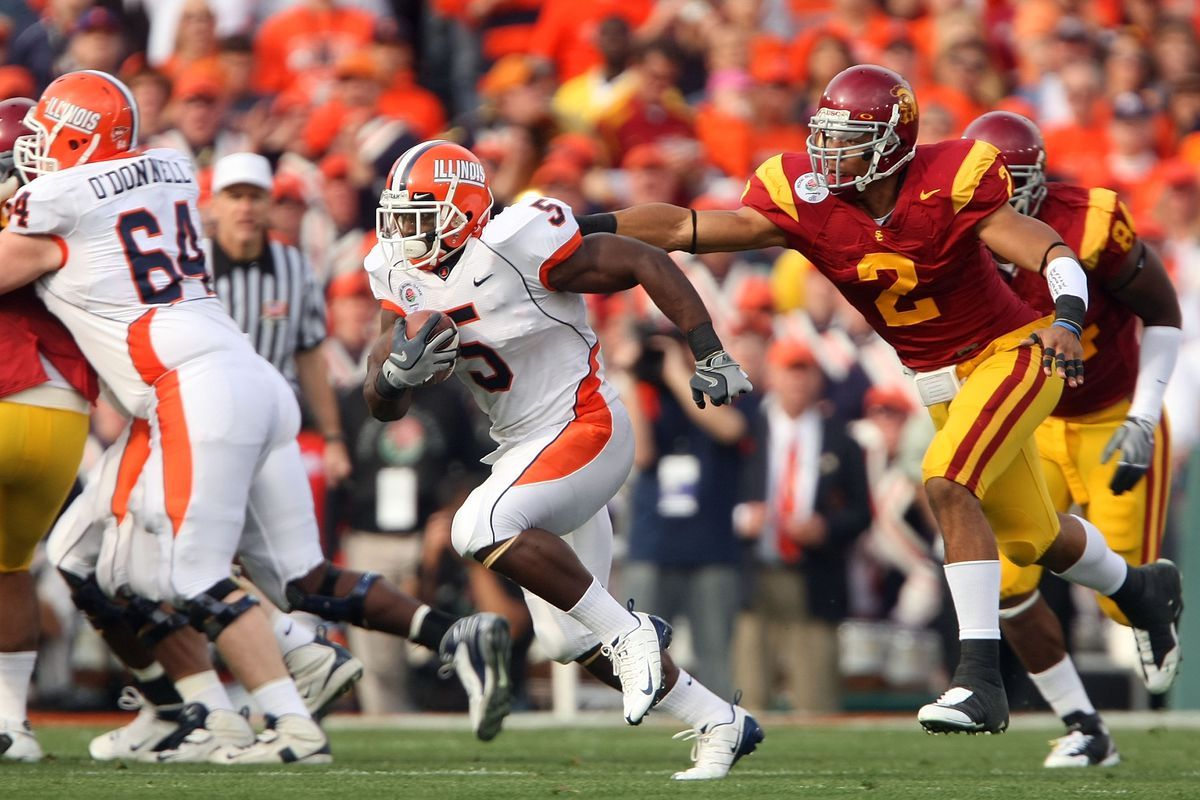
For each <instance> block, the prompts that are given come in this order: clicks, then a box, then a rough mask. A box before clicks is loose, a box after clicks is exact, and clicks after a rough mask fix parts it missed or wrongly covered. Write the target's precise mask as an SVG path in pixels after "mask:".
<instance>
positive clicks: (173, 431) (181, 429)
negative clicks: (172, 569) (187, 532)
mask: <svg viewBox="0 0 1200 800" xmlns="http://www.w3.org/2000/svg"><path fill="white" fill-rule="evenodd" d="M154 393H155V395H156V396H157V397H158V406H157V408H156V409H155V414H156V415H157V416H158V427H159V431H160V434H161V440H162V453H163V492H164V494H165V496H166V505H167V517H168V518H170V520H171V527H172V529H173V530H174V532H175V535H176V536H178V535H179V529H180V528H181V527H182V526H183V518H184V516H185V515H186V514H187V510H188V505H190V503H191V501H192V444H191V440H190V439H189V438H188V426H187V418H186V417H185V416H184V413H183V395H182V394H181V393H180V390H179V373H178V372H176V371H174V370H171V371H170V372H168V373H166V374H165V375H163V376H162V378H161V379H160V380H159V381H158V383H156V384H155V386H154Z"/></svg>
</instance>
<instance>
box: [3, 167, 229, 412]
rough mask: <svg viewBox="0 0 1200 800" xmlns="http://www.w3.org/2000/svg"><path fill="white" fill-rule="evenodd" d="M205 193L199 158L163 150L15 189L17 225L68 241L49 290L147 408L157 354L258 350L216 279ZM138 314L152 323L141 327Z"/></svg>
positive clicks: (102, 371) (113, 380)
mask: <svg viewBox="0 0 1200 800" xmlns="http://www.w3.org/2000/svg"><path fill="white" fill-rule="evenodd" d="M198 196H199V189H198V187H197V185H196V178H195V175H194V173H193V169H192V164H191V162H190V161H189V160H188V158H187V157H186V156H184V155H183V154H182V153H180V152H178V151H175V150H166V149H155V150H148V151H145V152H142V153H138V154H135V155H131V156H129V157H127V158H120V159H112V160H107V161H98V162H96V163H93V164H83V165H81V166H78V167H72V168H70V169H67V170H64V171H62V172H52V173H49V174H46V175H41V176H39V177H38V178H36V179H35V180H33V181H31V182H30V183H29V185H28V186H26V187H24V188H23V189H22V190H21V191H20V192H18V194H17V196H16V197H15V198H14V199H13V203H12V210H11V217H10V225H11V227H12V230H14V231H15V232H17V233H24V234H39V235H43V236H51V237H54V238H55V239H56V240H57V241H58V243H59V245H60V247H61V248H62V250H63V259H64V263H63V266H62V267H61V268H60V269H58V270H57V271H55V272H53V273H50V274H48V275H46V276H44V277H43V278H41V279H40V280H39V281H38V294H39V295H40V296H41V298H42V300H43V302H45V304H46V307H47V308H48V309H50V311H51V312H52V313H53V314H54V315H55V316H57V317H58V318H59V319H61V320H62V321H63V323H64V324H65V325H66V326H67V328H68V329H69V330H70V331H71V333H72V335H73V336H74V337H75V340H76V341H77V342H78V343H79V347H80V349H81V350H82V351H83V354H84V355H85V356H87V359H88V361H90V362H91V363H92V366H93V367H95V369H96V371H97V373H98V374H99V375H100V377H101V378H102V379H103V380H104V382H105V383H106V384H108V386H109V388H110V389H111V390H112V392H113V395H114V396H115V397H116V399H117V400H118V401H119V402H120V403H121V404H122V405H123V406H124V407H125V408H126V409H127V410H128V411H129V412H130V413H132V414H137V415H139V416H143V415H144V414H145V410H146V403H147V401H148V399H149V397H150V386H149V384H150V383H151V382H152V381H148V380H147V377H148V370H147V367H146V363H147V361H148V360H150V359H151V358H152V359H153V363H154V364H155V365H156V367H161V368H162V370H169V369H173V368H174V367H176V366H178V365H179V364H181V363H183V362H184V361H187V360H189V359H190V358H193V357H195V356H197V355H202V354H204V353H207V352H212V351H214V350H221V349H227V348H229V347H233V348H237V349H241V348H244V349H246V350H248V351H249V352H250V353H251V354H252V353H253V350H252V349H251V348H250V347H249V344H248V343H247V342H246V340H245V336H244V335H243V334H242V333H241V331H239V330H238V329H237V326H236V325H234V324H233V321H232V320H231V319H230V318H229V315H228V314H226V313H225V310H224V308H223V307H222V306H221V303H220V301H219V300H218V299H217V298H216V296H215V295H214V294H213V293H212V290H211V289H210V286H209V276H208V272H207V268H206V264H205V257H204V252H203V250H202V249H201V238H200V230H201V224H200V215H199V212H198V211H197V209H196V199H197V197H198ZM152 310H156V311H155V315H154V328H153V336H151V334H150V331H149V327H150V326H149V324H148V322H149V319H150V318H149V316H148V314H149V312H150V311H152ZM144 317H145V318H146V319H145V320H143V318H144ZM139 320H143V322H144V323H147V324H144V325H142V326H141V327H142V328H145V330H140V329H135V323H137V322H138V321H139ZM139 356H140V357H141V364H140V365H139V364H138V363H135V361H137V360H138V357H139ZM139 367H140V368H139Z"/></svg>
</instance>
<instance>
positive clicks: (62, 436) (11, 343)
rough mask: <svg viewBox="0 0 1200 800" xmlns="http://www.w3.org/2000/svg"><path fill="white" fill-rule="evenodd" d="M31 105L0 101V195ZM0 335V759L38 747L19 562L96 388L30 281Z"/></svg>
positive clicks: (75, 445)
mask: <svg viewBox="0 0 1200 800" xmlns="http://www.w3.org/2000/svg"><path fill="white" fill-rule="evenodd" d="M33 105H34V103H33V101H32V100H27V99H24V98H12V99H10V100H5V101H4V102H2V103H0V202H4V201H7V200H8V199H9V198H10V197H12V195H13V194H14V193H15V192H16V190H17V188H18V186H19V183H20V179H19V176H18V175H17V171H16V169H15V165H14V163H13V145H14V143H15V141H16V139H17V137H19V136H24V135H25V134H28V133H30V130H29V129H28V128H27V127H25V125H24V122H23V120H24V118H25V114H26V113H27V112H28V111H29V109H30V108H32V107H33ZM3 216H4V217H5V218H4V219H3V220H0V227H3V224H4V223H5V222H7V215H6V214H5V215H3ZM0 341H2V342H4V349H5V353H4V359H3V360H2V361H0V608H2V609H4V611H3V612H2V613H0V761H38V760H40V759H41V757H42V750H41V747H40V746H39V745H38V741H37V738H36V737H35V736H34V734H33V730H32V729H31V728H30V727H29V722H28V721H27V720H26V719H25V710H26V709H25V701H26V696H27V693H28V691H29V681H30V677H31V676H32V674H33V665H34V660H35V658H36V656H37V641H38V605H37V593H36V592H35V591H34V585H33V577H32V576H31V575H30V573H29V564H30V562H31V561H33V551H34V548H36V547H37V543H38V542H39V541H41V539H42V537H43V536H45V535H46V531H48V530H49V529H50V524H51V523H52V522H54V518H55V516H56V515H57V514H58V511H59V509H60V508H62V504H63V501H64V500H66V498H67V493H68V492H70V490H71V485H72V484H73V483H74V481H75V472H76V470H78V469H79V460H80V459H81V458H82V457H83V445H84V442H85V441H86V440H87V432H88V405H89V402H90V401H92V400H95V399H96V393H97V389H98V387H97V384H96V376H95V374H94V373H93V372H92V370H91V367H89V366H88V363H87V361H86V360H85V359H84V357H83V354H82V353H80V352H79V348H78V347H77V346H76V345H75V340H74V339H73V338H71V334H70V333H68V332H67V329H66V328H64V327H63V325H62V323H61V322H59V321H58V320H57V319H55V318H54V317H53V316H52V315H51V314H50V312H49V311H47V310H46V307H45V306H43V305H42V301H41V300H39V299H38V298H37V295H36V294H34V292H33V289H32V288H26V289H22V290H20V291H18V292H14V293H12V294H8V295H3V296H0Z"/></svg>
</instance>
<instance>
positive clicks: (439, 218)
mask: <svg viewBox="0 0 1200 800" xmlns="http://www.w3.org/2000/svg"><path fill="white" fill-rule="evenodd" d="M491 213H492V190H491V186H490V184H489V183H488V178H487V174H486V173H485V172H484V169H483V164H482V163H480V161H479V159H478V158H476V157H475V154H474V153H472V152H471V151H470V150H468V149H466V148H465V147H462V146H461V145H457V144H454V143H453V142H446V141H442V140H440V139H434V140H431V141H428V142H422V143H421V144H419V145H416V146H415V147H411V148H409V149H408V150H406V151H405V152H404V155H402V156H400V158H398V159H396V163H395V164H393V165H392V169H391V171H390V172H388V176H387V184H386V186H384V189H383V192H382V194H380V196H379V207H378V208H377V209H376V211H375V233H376V235H377V236H378V237H379V244H380V246H381V248H382V249H383V254H384V256H385V257H386V258H387V260H388V262H389V263H390V264H391V265H392V266H393V267H400V268H403V269H410V268H416V269H423V270H432V269H435V268H436V267H437V266H438V265H439V264H441V263H443V262H444V261H445V260H446V259H448V258H450V257H451V256H453V255H454V254H455V253H457V252H458V251H459V250H461V249H462V247H463V245H465V244H466V243H467V241H468V240H470V239H471V238H472V237H474V236H478V235H479V234H480V233H481V232H482V231H483V226H484V225H486V224H487V222H488V219H489V218H490V217H491Z"/></svg>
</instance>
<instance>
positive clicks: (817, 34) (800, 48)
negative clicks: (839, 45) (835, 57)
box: [792, 0, 898, 65]
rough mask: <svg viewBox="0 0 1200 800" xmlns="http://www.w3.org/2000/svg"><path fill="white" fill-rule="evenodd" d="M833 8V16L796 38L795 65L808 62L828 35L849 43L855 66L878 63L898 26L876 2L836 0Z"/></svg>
mask: <svg viewBox="0 0 1200 800" xmlns="http://www.w3.org/2000/svg"><path fill="white" fill-rule="evenodd" d="M830 5H831V9H830V11H831V13H830V14H829V16H828V17H826V18H825V19H824V20H823V21H822V22H821V24H820V25H817V26H815V27H813V28H811V29H809V30H808V31H806V32H805V33H803V34H801V35H800V36H798V37H796V40H795V43H794V45H793V48H792V60H793V63H795V64H798V65H799V64H804V63H807V61H808V53H809V52H810V51H811V49H812V47H813V44H814V43H815V42H816V41H817V40H818V39H821V38H823V37H825V36H835V37H837V38H838V39H841V40H842V41H844V42H847V43H849V44H850V45H851V47H852V48H853V54H852V56H853V59H854V61H855V62H856V63H859V64H877V63H879V53H880V51H881V50H883V48H884V46H885V45H886V44H887V42H888V41H889V40H890V39H891V38H892V37H893V36H894V35H895V33H896V31H897V30H898V26H897V25H896V23H895V22H893V21H892V20H891V19H889V18H888V16H887V14H885V13H884V12H883V10H882V9H880V8H879V5H878V4H877V3H876V2H875V0H833V2H832V3H830Z"/></svg>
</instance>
